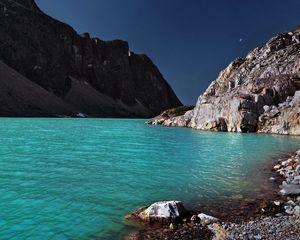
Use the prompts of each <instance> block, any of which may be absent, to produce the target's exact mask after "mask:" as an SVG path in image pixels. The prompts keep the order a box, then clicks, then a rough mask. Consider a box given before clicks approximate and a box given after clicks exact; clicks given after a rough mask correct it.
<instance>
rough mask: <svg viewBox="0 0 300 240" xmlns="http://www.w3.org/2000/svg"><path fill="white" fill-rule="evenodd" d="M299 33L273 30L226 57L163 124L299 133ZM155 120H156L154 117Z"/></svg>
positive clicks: (220, 129) (235, 130) (206, 128)
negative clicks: (239, 54)
mask: <svg viewBox="0 0 300 240" xmlns="http://www.w3.org/2000/svg"><path fill="white" fill-rule="evenodd" d="M299 90H300V33H299V31H298V29H296V30H294V31H293V32H289V33H284V34H279V35H277V36H276V37H274V38H272V39H271V40H269V41H268V42H267V43H266V44H265V45H264V46H263V47H260V48H256V49H254V50H253V51H251V52H250V53H249V54H248V55H247V56H246V57H245V58H240V59H237V60H235V61H234V62H232V63H231V64H230V65H229V66H228V67H227V68H226V69H225V70H223V71H222V72H221V73H220V75H219V77H218V78H217V79H216V80H215V81H213V82H212V83H211V85H210V86H209V87H208V89H207V90H206V91H205V92H204V93H203V95H201V96H200V97H199V99H198V102H197V104H196V107H195V108H194V109H193V110H192V111H188V112H187V113H186V114H185V115H183V116H180V117H175V118H171V119H164V120H163V121H162V122H161V124H163V125H167V126H186V127H192V128H195V129H202V130H215V131H230V132H256V131H258V132H267V133H279V134H293V135H297V134H300V91H299ZM154 124H157V121H154Z"/></svg>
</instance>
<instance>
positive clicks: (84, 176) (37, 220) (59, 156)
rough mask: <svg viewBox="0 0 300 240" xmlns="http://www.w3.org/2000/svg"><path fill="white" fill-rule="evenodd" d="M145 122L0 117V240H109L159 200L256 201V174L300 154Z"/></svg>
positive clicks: (275, 144) (288, 145)
mask: <svg viewBox="0 0 300 240" xmlns="http://www.w3.org/2000/svg"><path fill="white" fill-rule="evenodd" d="M143 122H144V120H117V119H0V136H1V138H0V141H1V144H0V156H1V158H0V203H1V205H0V239H10V240H14V239H22V240H26V239H38V240H40V239H105V238H107V239H109V238H111V239H117V238H118V236H120V235H119V234H120V233H121V232H124V231H125V230H126V229H127V227H126V224H127V223H126V221H125V220H124V219H123V217H124V215H125V214H126V213H128V212H130V211H132V210H133V209H135V208H137V207H141V206H145V205H147V204H149V203H152V202H154V201H157V200H171V199H179V200H183V201H184V202H185V203H186V204H187V205H188V206H189V204H191V203H192V202H195V201H196V202H201V201H202V202H209V201H211V200H216V199H222V198H225V197H228V196H233V195H238V194H242V195H251V194H256V193H257V191H258V189H257V188H254V187H253V174H254V175H255V173H256V172H257V167H258V166H261V165H262V163H263V162H265V161H270V160H271V159H272V157H274V156H276V155H278V154H280V153H282V152H284V151H290V150H294V149H296V148H297V147H298V148H299V146H300V142H299V138H295V137H294V138H292V137H284V136H272V135H255V134H244V135H243V134H230V133H211V132H199V131H194V130H191V129H182V128H164V127H154V126H148V125H144V124H143Z"/></svg>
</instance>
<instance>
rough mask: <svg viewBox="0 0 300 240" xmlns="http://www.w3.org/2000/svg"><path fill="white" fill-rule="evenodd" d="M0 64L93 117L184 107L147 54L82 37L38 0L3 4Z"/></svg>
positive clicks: (119, 43) (0, 9)
mask: <svg viewBox="0 0 300 240" xmlns="http://www.w3.org/2000/svg"><path fill="white" fill-rule="evenodd" d="M0 60H2V61H3V62H4V63H5V64H7V65H8V66H9V67H11V68H13V69H14V70H16V71H17V72H19V73H20V74H22V75H23V76H24V77H26V78H27V79H29V80H30V81H32V82H33V83H35V84H36V85H35V86H37V85H38V86H40V87H42V88H43V89H44V90H46V91H48V92H49V93H51V95H55V96H56V97H57V98H59V99H60V101H61V102H64V104H65V105H68V106H70V107H71V108H72V109H73V110H74V111H75V112H77V113H79V112H80V113H83V114H85V115H89V116H94V117H101V116H102V117H149V116H154V115H156V114H158V113H160V112H161V111H163V110H165V109H168V108H173V107H176V106H180V105H181V103H180V101H179V100H178V98H177V97H176V95H175V93H174V92H173V90H172V89H171V87H170V86H169V84H168V83H167V82H166V81H165V79H164V78H163V76H162V74H161V73H160V72H159V70H158V68H157V67H156V66H155V65H154V64H153V62H152V61H151V60H150V59H149V58H148V57H147V56H146V55H140V54H135V53H133V52H130V50H129V47H128V43H127V42H125V41H122V40H114V41H102V40H100V39H98V38H91V37H90V35H89V34H88V33H85V34H81V35H79V34H77V33H76V31H75V30H74V29H73V28H72V27H70V26H68V25H67V24H64V23H62V22H59V21H57V20H55V19H53V18H51V17H49V16H47V15H46V14H44V13H43V12H42V11H41V10H40V9H39V8H38V6H37V5H36V4H35V2H34V1H33V0H0ZM0 81H8V80H7V79H6V78H3V77H1V79H0ZM0 91H2V89H0ZM54 110H55V109H54ZM11 113H13V109H12V112H11ZM16 113H17V112H16ZM3 114H5V113H3ZM3 114H2V115H3ZM25 115H31V112H30V109H28V112H27V113H26V114H25ZM33 115H34V114H33ZM45 115H47V114H46V112H45Z"/></svg>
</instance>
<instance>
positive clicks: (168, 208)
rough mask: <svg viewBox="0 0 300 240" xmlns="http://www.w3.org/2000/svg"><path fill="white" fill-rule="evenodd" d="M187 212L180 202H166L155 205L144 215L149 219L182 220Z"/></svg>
mask: <svg viewBox="0 0 300 240" xmlns="http://www.w3.org/2000/svg"><path fill="white" fill-rule="evenodd" d="M185 212H186V210H185V208H184V206H183V203H182V202H180V201H164V202H156V203H153V204H152V205H151V206H150V207H148V208H147V209H146V210H145V211H144V212H143V214H145V215H146V217H148V218H163V219H170V218H180V217H182V216H183V215H184V213H185Z"/></svg>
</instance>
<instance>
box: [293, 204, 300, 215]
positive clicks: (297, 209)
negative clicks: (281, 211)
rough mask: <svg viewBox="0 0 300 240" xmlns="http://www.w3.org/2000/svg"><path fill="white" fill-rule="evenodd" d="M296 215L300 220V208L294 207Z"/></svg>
mask: <svg viewBox="0 0 300 240" xmlns="http://www.w3.org/2000/svg"><path fill="white" fill-rule="evenodd" d="M294 215H295V217H297V218H300V206H296V207H294Z"/></svg>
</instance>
